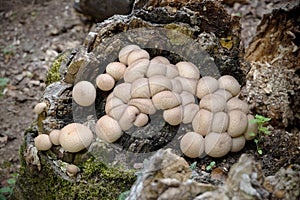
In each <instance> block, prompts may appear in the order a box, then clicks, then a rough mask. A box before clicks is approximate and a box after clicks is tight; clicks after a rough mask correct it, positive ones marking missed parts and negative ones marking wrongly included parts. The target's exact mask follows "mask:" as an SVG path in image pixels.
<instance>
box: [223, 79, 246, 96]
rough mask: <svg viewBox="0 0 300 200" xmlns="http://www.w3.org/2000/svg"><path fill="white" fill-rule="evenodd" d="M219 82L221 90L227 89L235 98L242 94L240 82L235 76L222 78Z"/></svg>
mask: <svg viewBox="0 0 300 200" xmlns="http://www.w3.org/2000/svg"><path fill="white" fill-rule="evenodd" d="M218 82H219V87H220V88H223V89H226V90H227V91H229V92H230V93H231V94H232V95H233V96H236V95H238V93H239V92H240V88H241V86H240V84H239V82H238V81H237V80H236V79H235V78H234V77H233V76H230V75H224V76H221V77H220V78H219V79H218Z"/></svg>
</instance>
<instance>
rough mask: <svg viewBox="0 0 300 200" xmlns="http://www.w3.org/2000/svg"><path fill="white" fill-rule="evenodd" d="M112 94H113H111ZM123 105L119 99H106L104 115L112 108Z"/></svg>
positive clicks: (113, 97)
mask: <svg viewBox="0 0 300 200" xmlns="http://www.w3.org/2000/svg"><path fill="white" fill-rule="evenodd" d="M111 94H113V93H111ZM120 105H125V104H124V102H123V101H122V100H121V99H119V98H118V97H115V96H112V97H111V98H108V97H107V100H106V104H105V113H109V112H110V111H111V110H112V109H113V108H115V107H117V106H120Z"/></svg>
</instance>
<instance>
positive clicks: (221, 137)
mask: <svg viewBox="0 0 300 200" xmlns="http://www.w3.org/2000/svg"><path fill="white" fill-rule="evenodd" d="M204 140H205V153H206V154H207V155H209V156H211V157H215V158H219V157H222V156H225V155H226V154H227V153H228V152H229V151H230V150H231V146H232V138H231V137H230V136H229V135H228V134H227V133H214V132H211V133H209V134H208V135H207V136H206V137H205V139H204Z"/></svg>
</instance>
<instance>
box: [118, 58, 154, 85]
mask: <svg viewBox="0 0 300 200" xmlns="http://www.w3.org/2000/svg"><path fill="white" fill-rule="evenodd" d="M149 63H150V61H149V60H148V59H140V60H137V61H136V62H134V63H132V64H131V65H130V66H128V68H127V69H126V70H125V73H124V81H125V82H127V83H132V82H133V81H135V80H137V79H139V78H143V77H144V76H145V74H146V73H147V70H148V66H149Z"/></svg>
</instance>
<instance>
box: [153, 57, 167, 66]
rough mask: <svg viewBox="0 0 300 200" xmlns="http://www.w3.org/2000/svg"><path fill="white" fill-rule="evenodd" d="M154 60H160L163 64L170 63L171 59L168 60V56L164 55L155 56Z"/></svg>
mask: <svg viewBox="0 0 300 200" xmlns="http://www.w3.org/2000/svg"><path fill="white" fill-rule="evenodd" d="M152 60H155V61H159V62H161V63H163V64H170V61H169V60H168V58H166V57H163V56H155V57H154V58H152Z"/></svg>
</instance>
